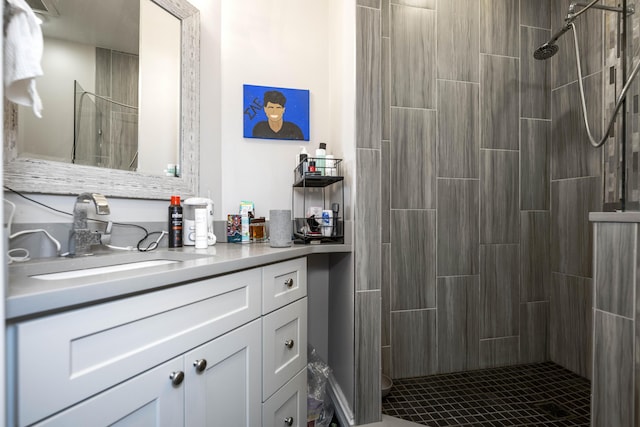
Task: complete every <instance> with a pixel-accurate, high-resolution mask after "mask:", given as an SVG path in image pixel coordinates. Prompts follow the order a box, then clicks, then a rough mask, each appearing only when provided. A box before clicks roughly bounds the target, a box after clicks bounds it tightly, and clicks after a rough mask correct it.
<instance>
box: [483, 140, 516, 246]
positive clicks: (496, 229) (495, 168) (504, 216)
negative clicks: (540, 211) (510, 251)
mask: <svg viewBox="0 0 640 427" xmlns="http://www.w3.org/2000/svg"><path fill="white" fill-rule="evenodd" d="M518 157H519V156H518V152H517V151H494V150H480V168H481V170H480V176H481V179H480V200H481V203H480V243H519V242H520V208H519V205H520V201H519V200H520V198H519V191H520V185H519V170H518V168H519V167H518V165H519V158H518Z"/></svg>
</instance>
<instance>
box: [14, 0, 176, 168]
mask: <svg viewBox="0 0 640 427" xmlns="http://www.w3.org/2000/svg"><path fill="white" fill-rule="evenodd" d="M43 5H44V7H45V8H46V10H44V9H41V10H40V11H39V12H38V11H37V12H38V14H39V15H40V17H41V19H42V20H43V24H42V31H43V35H44V53H43V58H42V67H43V71H44V76H42V77H40V78H38V79H37V88H38V92H39V94H40V96H41V98H42V102H43V106H44V109H43V112H42V114H43V118H42V119H38V118H36V117H35V116H34V115H33V114H32V113H31V110H30V109H29V108H26V107H20V108H19V114H18V147H17V148H18V157H21V158H29V159H41V160H49V161H56V162H65V163H73V164H78V165H86V166H98V167H102V168H109V169H118V170H125V171H137V172H144V173H147V174H151V175H170V176H178V175H179V163H180V161H179V159H180V144H179V141H180V71H181V70H180V66H181V64H180V55H181V44H180V36H181V29H180V20H179V19H178V18H176V17H175V16H173V15H172V14H171V13H168V12H167V11H165V10H164V9H163V8H161V7H160V6H159V5H157V4H156V3H155V2H153V1H151V0H140V1H132V0H109V1H103V0H58V1H57V2H55V3H54V2H50V1H45V2H43ZM159 71H160V72H159Z"/></svg>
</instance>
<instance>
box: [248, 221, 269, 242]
mask: <svg viewBox="0 0 640 427" xmlns="http://www.w3.org/2000/svg"><path fill="white" fill-rule="evenodd" d="M266 226H267V223H266V221H265V218H264V217H260V218H251V222H250V223H249V235H250V236H251V240H252V241H254V242H264V241H265V240H266V239H267V227H266Z"/></svg>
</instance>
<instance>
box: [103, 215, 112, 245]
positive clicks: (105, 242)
mask: <svg viewBox="0 0 640 427" xmlns="http://www.w3.org/2000/svg"><path fill="white" fill-rule="evenodd" d="M112 227H113V222H111V221H109V222H108V223H107V227H106V228H105V230H104V233H100V244H102V245H108V244H110V243H111V228H112Z"/></svg>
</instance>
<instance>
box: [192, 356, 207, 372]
mask: <svg viewBox="0 0 640 427" xmlns="http://www.w3.org/2000/svg"><path fill="white" fill-rule="evenodd" d="M193 366H195V367H196V371H197V372H204V370H205V369H207V359H198V360H196V361H195V362H193Z"/></svg>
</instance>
